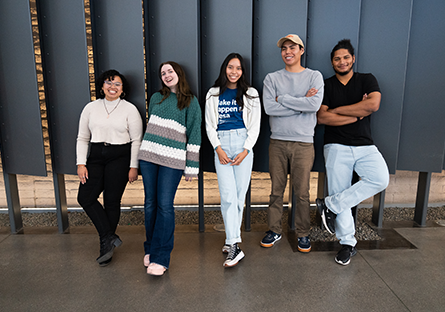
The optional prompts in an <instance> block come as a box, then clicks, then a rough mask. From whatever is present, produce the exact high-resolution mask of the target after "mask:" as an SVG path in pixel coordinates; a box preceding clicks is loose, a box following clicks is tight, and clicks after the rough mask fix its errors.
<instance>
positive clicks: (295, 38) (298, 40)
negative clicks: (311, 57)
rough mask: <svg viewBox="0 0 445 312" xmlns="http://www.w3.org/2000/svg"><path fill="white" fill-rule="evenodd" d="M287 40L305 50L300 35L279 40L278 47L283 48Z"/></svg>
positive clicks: (292, 35) (290, 35)
mask: <svg viewBox="0 0 445 312" xmlns="http://www.w3.org/2000/svg"><path fill="white" fill-rule="evenodd" d="M286 40H290V41H292V42H294V43H296V44H299V45H301V46H302V47H303V48H304V44H303V40H301V39H300V37H298V35H294V34H289V35H287V36H286V37H283V38H280V40H278V42H277V46H278V47H279V48H281V46H282V45H283V42H284V41H286Z"/></svg>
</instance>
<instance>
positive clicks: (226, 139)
mask: <svg viewBox="0 0 445 312" xmlns="http://www.w3.org/2000/svg"><path fill="white" fill-rule="evenodd" d="M218 137H219V140H220V142H221V148H222V149H223V150H224V152H226V154H227V157H229V158H230V159H234V158H235V157H236V155H238V154H239V153H241V152H242V151H243V150H244V147H243V146H244V142H245V141H246V138H247V130H246V129H235V130H227V131H218ZM252 165H253V152H252V151H250V152H249V154H247V156H246V158H244V160H243V161H242V162H241V164H239V165H238V166H231V165H230V164H227V165H222V164H220V162H219V158H218V154H217V153H216V152H215V168H216V174H217V177H218V186H219V194H220V196H221V213H222V216H223V219H224V226H225V231H226V244H229V245H232V244H234V243H241V223H242V221H243V210H244V201H245V198H246V193H247V189H248V187H249V183H250V176H251V173H252Z"/></svg>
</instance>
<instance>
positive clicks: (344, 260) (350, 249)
mask: <svg viewBox="0 0 445 312" xmlns="http://www.w3.org/2000/svg"><path fill="white" fill-rule="evenodd" d="M356 254H357V249H356V248H355V247H354V246H349V245H342V247H341V249H340V251H339V252H338V253H337V256H335V262H337V263H338V264H341V265H348V264H349V262H351V257H353V256H355V255H356Z"/></svg>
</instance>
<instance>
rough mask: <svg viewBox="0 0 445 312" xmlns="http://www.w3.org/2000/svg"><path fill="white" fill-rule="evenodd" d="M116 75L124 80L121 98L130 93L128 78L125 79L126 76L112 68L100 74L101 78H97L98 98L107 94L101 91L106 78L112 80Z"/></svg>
mask: <svg viewBox="0 0 445 312" xmlns="http://www.w3.org/2000/svg"><path fill="white" fill-rule="evenodd" d="M116 76H118V77H119V78H120V79H121V80H122V93H121V95H120V98H121V99H123V98H124V97H126V96H128V95H129V94H130V85H129V84H128V81H127V79H125V76H124V75H122V74H121V73H120V72H118V71H117V70H115V69H110V70H107V71H105V72H103V73H102V74H100V76H99V78H97V79H96V98H98V99H103V98H105V94H103V93H102V92H100V90H102V87H103V85H104V83H105V81H106V80H110V81H112V80H113V79H114V77H116Z"/></svg>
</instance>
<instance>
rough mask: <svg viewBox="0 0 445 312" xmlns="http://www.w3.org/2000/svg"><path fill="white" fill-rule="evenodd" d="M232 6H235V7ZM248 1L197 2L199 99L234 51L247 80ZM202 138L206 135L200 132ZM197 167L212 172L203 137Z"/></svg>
mask: <svg viewBox="0 0 445 312" xmlns="http://www.w3.org/2000/svg"><path fill="white" fill-rule="evenodd" d="M235 8H236V9H235ZM252 8H253V7H252V1H237V0H228V1H218V0H203V1H201V31H202V33H201V42H202V54H201V55H202V74H201V79H202V80H201V81H202V83H201V85H202V90H201V93H202V98H201V102H202V103H203V102H204V101H205V98H204V97H205V94H206V93H207V91H208V90H209V88H210V87H211V86H212V85H213V83H214V82H215V80H216V78H218V75H219V71H220V67H221V64H222V62H223V61H224V59H225V57H226V56H227V55H228V54H229V53H231V52H238V53H239V54H241V55H242V56H243V58H244V61H245V63H246V68H247V73H245V74H247V77H248V78H249V80H250V77H251V75H250V68H251V62H252V25H253V23H252V16H253V12H252ZM203 136H204V137H207V136H206V135H205V133H203ZM201 155H202V157H201V159H202V164H201V169H202V170H204V171H214V163H213V148H212V147H211V145H210V143H209V142H208V140H207V139H204V140H203V145H202V148H201Z"/></svg>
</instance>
